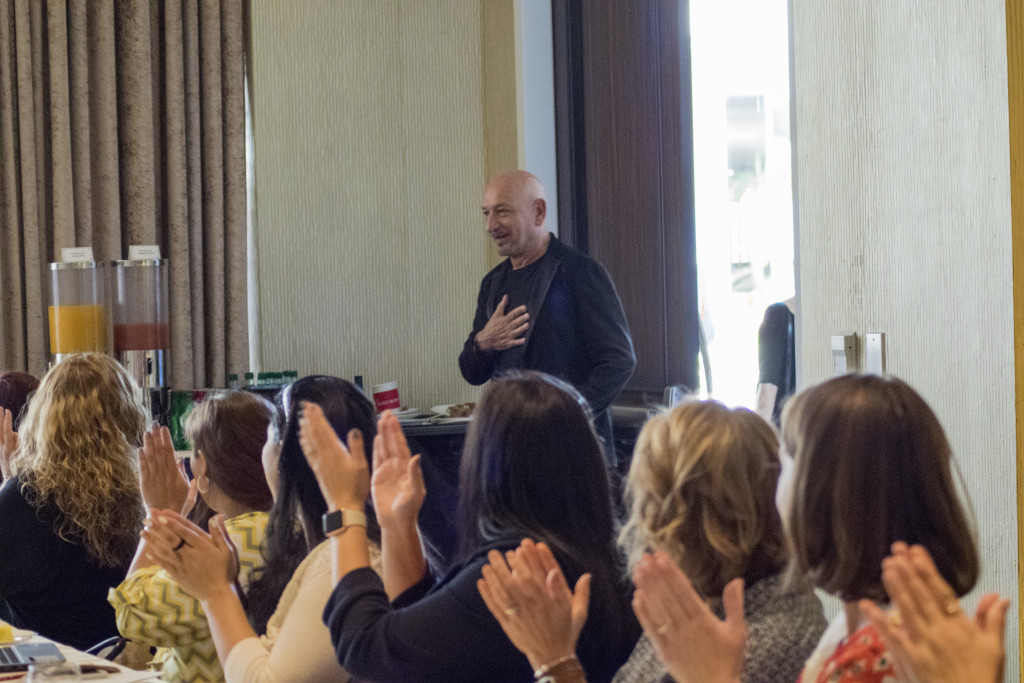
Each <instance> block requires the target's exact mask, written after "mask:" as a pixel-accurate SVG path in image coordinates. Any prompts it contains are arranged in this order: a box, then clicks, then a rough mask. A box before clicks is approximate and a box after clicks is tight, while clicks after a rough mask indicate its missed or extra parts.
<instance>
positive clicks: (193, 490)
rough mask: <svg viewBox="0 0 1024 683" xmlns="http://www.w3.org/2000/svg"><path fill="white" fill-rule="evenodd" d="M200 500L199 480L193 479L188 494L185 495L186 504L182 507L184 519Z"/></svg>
mask: <svg viewBox="0 0 1024 683" xmlns="http://www.w3.org/2000/svg"><path fill="white" fill-rule="evenodd" d="M198 498H199V480H198V479H193V480H191V481H189V483H188V492H187V493H186V494H185V503H184V504H183V505H182V506H181V516H182V517H184V516H185V515H187V514H188V513H189V512H191V511H192V508H193V507H195V504H196V500H197V499H198Z"/></svg>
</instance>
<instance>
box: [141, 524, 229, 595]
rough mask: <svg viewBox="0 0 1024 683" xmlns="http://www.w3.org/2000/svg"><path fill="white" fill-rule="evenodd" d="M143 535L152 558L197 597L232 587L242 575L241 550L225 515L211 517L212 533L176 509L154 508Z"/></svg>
mask: <svg viewBox="0 0 1024 683" xmlns="http://www.w3.org/2000/svg"><path fill="white" fill-rule="evenodd" d="M146 524H147V526H146V528H145V529H144V530H143V532H142V539H143V540H144V541H145V542H146V544H147V552H148V553H149V557H150V559H152V560H153V561H154V562H156V563H157V564H159V565H160V566H161V567H162V568H163V569H165V570H167V573H168V574H170V575H171V578H172V579H174V580H175V581H176V582H177V583H178V584H179V585H180V586H181V587H182V588H184V589H185V590H186V591H188V592H189V593H190V594H191V595H192V596H193V597H195V598H196V599H197V600H205V599H206V598H208V597H209V596H210V595H212V594H213V593H215V592H217V591H219V590H224V589H230V587H231V586H232V585H233V584H234V583H235V579H236V578H237V577H238V551H237V549H236V548H235V546H234V543H232V541H231V538H230V537H229V536H228V534H227V531H226V530H225V528H224V516H223V515H217V516H216V517H214V518H212V519H211V520H210V533H206V532H205V531H203V530H202V529H200V528H199V527H197V526H196V525H195V524H193V523H192V522H190V521H188V520H187V519H185V518H184V517H182V516H181V515H179V514H178V513H177V512H175V511H172V510H151V511H150V518H149V519H147V520H146Z"/></svg>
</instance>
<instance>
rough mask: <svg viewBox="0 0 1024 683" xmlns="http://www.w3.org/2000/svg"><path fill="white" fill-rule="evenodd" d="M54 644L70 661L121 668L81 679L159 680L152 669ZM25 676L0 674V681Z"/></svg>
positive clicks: (40, 639)
mask: <svg viewBox="0 0 1024 683" xmlns="http://www.w3.org/2000/svg"><path fill="white" fill-rule="evenodd" d="M28 633H31V631H21V630H20V629H14V634H15V635H20V634H28ZM25 642H29V643H53V641H52V640H50V639H48V638H43V637H42V636H40V635H33V636H32V638H31V639H29V640H27V641H25ZM54 644H55V645H56V646H57V648H58V649H59V650H60V652H61V654H62V655H64V658H65V659H67V660H68V661H70V662H78V663H79V664H87V663H89V662H94V663H97V664H105V665H107V666H115V667H117V668H118V669H120V670H121V673H116V674H106V675H102V674H96V675H92V674H90V675H88V676H83V677H82V680H83V681H93V680H95V681H105V682H106V683H138V682H139V681H159V680H160V676H159V675H157V674H156V673H154V672H153V671H135V670H133V669H129V668H128V667H126V666H121V665H120V664H115V663H114V662H108V661H107V660H105V659H102V658H100V657H94V656H93V655H89V654H86V653H84V652H82V651H80V650H76V649H75V648H73V647H69V646H67V645H61V644H60V643H54ZM27 677H28V674H27V673H23V674H21V675H20V676H18V675H12V674H0V681H18V680H25V679H26V678H27Z"/></svg>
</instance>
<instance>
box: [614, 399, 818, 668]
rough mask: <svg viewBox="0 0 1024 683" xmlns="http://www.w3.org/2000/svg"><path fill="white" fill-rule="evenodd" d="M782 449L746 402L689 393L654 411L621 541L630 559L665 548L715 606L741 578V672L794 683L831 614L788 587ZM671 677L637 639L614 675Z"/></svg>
mask: <svg viewBox="0 0 1024 683" xmlns="http://www.w3.org/2000/svg"><path fill="white" fill-rule="evenodd" d="M778 450H779V448H778V441H777V439H776V438H775V434H774V432H773V431H772V428H771V427H770V426H769V425H768V423H767V422H765V421H764V420H763V419H762V418H760V417H759V416H758V415H756V414H755V413H753V412H751V411H749V410H747V409H745V408H735V409H730V408H727V407H726V406H724V405H722V404H721V403H718V402H716V401H692V402H689V403H684V404H682V405H680V406H677V407H676V408H674V409H673V410H671V411H669V412H666V413H663V414H661V415H657V416H655V417H653V418H652V419H651V420H650V421H648V423H647V424H646V425H645V426H644V428H643V430H642V431H641V432H640V437H639V439H638V440H637V444H636V449H635V451H634V454H633V463H632V466H631V467H630V470H629V476H628V478H627V480H626V501H627V505H628V506H629V518H628V520H627V521H626V524H625V526H624V527H623V529H622V532H621V534H620V537H619V543H620V545H621V546H622V548H623V550H624V551H625V553H626V554H627V557H628V559H629V566H630V567H636V566H637V565H638V563H640V561H641V559H642V558H643V556H644V554H645V553H647V552H649V551H650V550H651V549H653V548H659V549H661V550H663V551H665V552H667V553H668V555H669V556H670V557H671V558H672V559H673V560H674V561H675V563H676V564H677V565H679V567H681V568H682V569H683V571H684V572H685V573H686V575H687V576H688V577H690V580H691V581H692V582H693V586H694V588H695V589H696V590H697V592H698V593H699V594H700V595H702V596H703V597H704V598H705V599H706V600H709V601H710V602H711V603H712V604H713V605H715V606H717V608H718V609H719V611H720V610H721V607H720V603H721V600H720V598H719V596H721V595H722V592H723V590H724V588H725V586H726V584H727V583H729V582H730V581H732V580H733V579H736V578H742V579H743V580H744V584H745V590H744V595H743V602H744V606H745V612H746V618H747V624H748V640H747V650H746V656H745V662H744V667H743V679H744V680H758V681H779V682H780V683H781V682H784V683H792V681H794V680H796V677H797V674H799V672H800V666H801V664H802V662H803V661H804V659H805V658H806V657H807V655H808V654H809V653H810V652H811V650H812V649H813V647H814V644H815V643H816V642H817V639H818V637H819V636H820V635H821V633H822V631H823V630H824V628H825V618H824V616H823V614H822V610H821V603H820V602H819V601H818V599H817V598H816V597H815V595H814V593H813V592H812V591H811V590H810V589H807V588H804V589H794V590H787V589H786V588H784V587H783V573H784V571H783V570H784V568H785V566H786V563H787V561H788V557H789V555H788V552H787V550H786V541H785V537H784V535H783V531H782V521H781V519H780V518H779V513H778V511H777V510H776V508H775V490H776V486H777V484H778V480H779V473H780V469H781V468H780V464H779V455H778ZM667 675H668V672H667V670H666V669H665V667H664V666H663V665H662V664H661V663H660V662H659V661H658V659H657V657H656V656H655V652H654V648H653V647H652V644H651V642H650V640H648V639H647V638H641V640H640V642H639V643H638V644H637V647H636V649H635V650H634V652H633V655H632V657H630V660H629V661H628V662H627V663H626V665H625V666H624V667H623V668H622V669H621V670H620V671H619V674H618V676H617V677H616V679H615V680H616V681H620V682H625V681H660V680H663V679H664V680H670V679H667V678H666V677H667Z"/></svg>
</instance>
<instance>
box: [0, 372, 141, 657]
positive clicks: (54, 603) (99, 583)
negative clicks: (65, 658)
mask: <svg viewBox="0 0 1024 683" xmlns="http://www.w3.org/2000/svg"><path fill="white" fill-rule="evenodd" d="M146 418H147V416H146V410H145V408H144V407H143V405H142V401H141V392H140V390H139V388H138V387H137V386H136V385H135V383H134V381H133V380H132V379H131V377H129V376H128V373H126V372H125V371H124V369H123V368H122V367H121V366H120V365H118V364H117V362H116V361H115V360H114V359H112V358H111V357H109V356H106V355H103V354H98V353H89V354H81V355H72V356H69V357H68V358H67V359H65V360H63V361H61V362H60V363H58V364H57V365H55V366H54V367H53V368H52V369H51V370H50V371H49V372H48V373H47V374H46V376H45V377H43V380H42V382H41V384H40V385H39V389H38V390H37V391H36V394H35V396H34V397H33V399H32V401H31V402H30V403H29V407H28V411H27V413H26V415H25V419H24V421H23V422H22V424H21V431H20V432H19V436H20V447H19V449H18V452H17V454H16V456H15V458H14V461H13V462H12V475H13V476H12V478H11V479H10V480H8V481H7V482H5V483H4V485H3V488H0V519H2V520H3V524H0V548H2V549H3V550H2V552H0V596H2V597H3V600H4V601H5V602H6V605H7V607H8V608H9V610H10V616H11V621H12V623H13V624H14V625H15V626H18V627H20V628H25V629H31V630H33V631H37V632H38V633H40V634H41V635H43V636H45V637H47V638H51V639H53V640H56V641H57V642H60V643H64V644H67V645H71V646H73V647H76V648H79V649H83V648H88V647H90V646H92V645H94V644H96V643H98V642H100V641H102V640H105V639H107V638H110V637H112V636H116V635H117V625H116V624H115V622H114V610H113V609H112V608H111V607H110V605H109V604H107V600H106V596H107V592H108V591H109V590H110V588H112V587H114V586H116V585H117V584H119V583H120V582H121V580H122V579H123V578H124V575H125V570H126V569H127V568H128V565H129V563H130V562H131V559H132V554H133V553H134V552H135V547H136V545H137V543H138V540H139V536H138V535H139V531H140V530H141V529H142V520H143V518H144V517H145V509H144V507H143V501H142V494H141V492H140V490H139V472H138V467H137V465H136V455H135V449H136V448H137V447H138V446H139V443H140V441H141V438H142V434H143V432H145V429H146Z"/></svg>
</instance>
